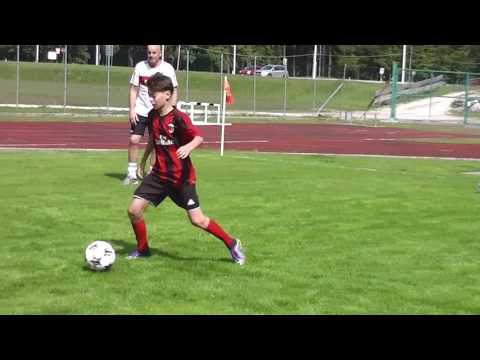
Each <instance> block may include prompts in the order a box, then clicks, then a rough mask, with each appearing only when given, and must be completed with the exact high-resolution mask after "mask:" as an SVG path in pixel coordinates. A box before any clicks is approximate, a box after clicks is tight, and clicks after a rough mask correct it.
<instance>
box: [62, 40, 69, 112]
mask: <svg viewBox="0 0 480 360" xmlns="http://www.w3.org/2000/svg"><path fill="white" fill-rule="evenodd" d="M64 46H65V48H64V49H63V57H64V59H63V64H64V67H63V68H64V70H63V72H64V81H63V113H64V114H65V108H66V106H67V62H68V60H67V57H68V49H67V47H68V45H64Z"/></svg>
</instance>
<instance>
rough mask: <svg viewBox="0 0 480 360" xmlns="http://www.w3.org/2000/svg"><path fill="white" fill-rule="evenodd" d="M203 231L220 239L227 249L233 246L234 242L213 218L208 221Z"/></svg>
mask: <svg viewBox="0 0 480 360" xmlns="http://www.w3.org/2000/svg"><path fill="white" fill-rule="evenodd" d="M205 231H207V232H209V233H210V234H212V235H213V236H216V237H217V238H219V239H220V240H222V241H223V243H224V244H225V246H226V247H228V248H229V249H231V248H232V247H233V245H234V242H233V239H232V237H231V236H229V235H228V234H227V233H226V232H225V231H223V229H222V228H221V227H220V225H218V224H217V223H216V222H215V221H214V220H213V219H210V223H209V224H208V226H207V228H206V229H205Z"/></svg>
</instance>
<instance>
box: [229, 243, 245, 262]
mask: <svg viewBox="0 0 480 360" xmlns="http://www.w3.org/2000/svg"><path fill="white" fill-rule="evenodd" d="M233 241H234V242H235V245H233V247H232V248H231V249H230V255H231V256H232V260H233V261H234V262H236V263H237V264H239V265H244V264H245V259H246V258H245V254H244V253H243V251H242V244H241V243H240V240H238V239H233Z"/></svg>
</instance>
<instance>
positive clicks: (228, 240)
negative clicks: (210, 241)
mask: <svg viewBox="0 0 480 360" xmlns="http://www.w3.org/2000/svg"><path fill="white" fill-rule="evenodd" d="M187 213H188V218H189V219H190V222H191V223H192V225H194V226H197V227H199V228H201V229H203V230H205V231H206V232H208V233H210V234H212V235H213V236H215V237H217V238H218V239H220V240H222V241H223V243H224V244H225V246H226V247H228V248H229V249H231V248H232V247H233V246H234V245H235V240H234V239H233V238H232V237H231V236H230V235H228V234H227V233H226V232H225V231H224V230H223V229H222V228H221V227H220V225H218V224H217V223H216V222H215V220H213V219H209V218H208V217H206V216H205V215H204V214H203V212H202V209H200V208H196V209H193V210H188V211H187Z"/></svg>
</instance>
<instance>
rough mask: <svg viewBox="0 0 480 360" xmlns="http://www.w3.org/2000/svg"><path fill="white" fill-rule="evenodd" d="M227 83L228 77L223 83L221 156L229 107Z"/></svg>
mask: <svg viewBox="0 0 480 360" xmlns="http://www.w3.org/2000/svg"><path fill="white" fill-rule="evenodd" d="M226 81H227V77H226V76H225V80H224V82H223V99H222V101H223V109H222V138H221V140H220V156H223V148H224V143H225V108H226V106H227V92H226V91H225V82H226Z"/></svg>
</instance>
